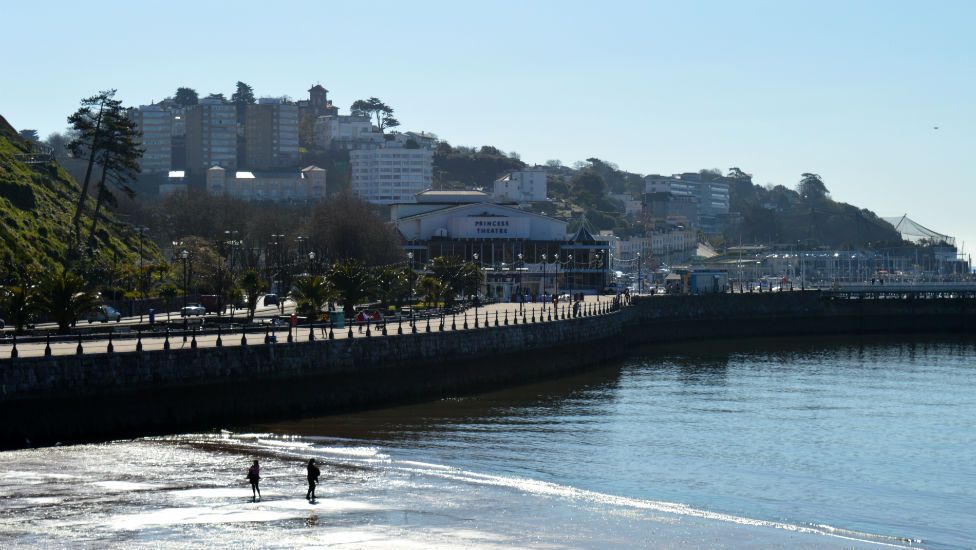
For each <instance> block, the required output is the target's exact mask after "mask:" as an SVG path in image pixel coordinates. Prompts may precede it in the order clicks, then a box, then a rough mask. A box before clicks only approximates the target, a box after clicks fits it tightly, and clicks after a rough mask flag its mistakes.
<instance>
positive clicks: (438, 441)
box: [0, 337, 976, 549]
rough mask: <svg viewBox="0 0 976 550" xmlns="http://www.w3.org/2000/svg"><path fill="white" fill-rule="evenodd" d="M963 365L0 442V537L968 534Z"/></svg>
mask: <svg viewBox="0 0 976 550" xmlns="http://www.w3.org/2000/svg"><path fill="white" fill-rule="evenodd" d="M974 375H976V339H973V338H971V337H970V338H956V337H926V338H916V337H877V338H855V337H851V338H830V339H819V338H816V339H814V338H799V339H775V340H747V341H719V342H683V343H676V344H670V345H665V346H655V347H653V348H648V349H644V350H641V351H639V352H635V353H634V354H633V355H632V356H630V357H629V358H627V359H625V360H622V361H619V362H616V363H613V364H608V365H602V366H600V367H598V368H595V369H592V370H589V371H586V372H584V373H581V374H577V375H573V376H568V377H565V378H561V379H558V380H552V381H546V382H541V383H536V384H531V385H523V386H519V387H514V388H510V389H505V390H500V391H493V392H488V393H482V394H471V395H456V396H451V397H448V398H444V399H440V400H437V401H433V402H427V403H417V404H412V405H406V406H400V407H393V408H386V409H380V410H371V411H364V412H357V413H351V414H343V415H332V416H323V417H318V418H304V419H294V420H291V421H286V422H276V423H268V424H262V425H249V426H220V427H215V429H214V430H213V431H210V432H206V433H187V434H171V435H166V436H154V437H145V438H140V439H135V440H126V441H113V442H106V443H97V444H87V445H71V446H55V447H47V448H40V449H26V450H19V451H10V452H3V453H0V547H2V548H51V547H58V548H74V547H78V548H187V549H189V548H231V547H233V548H342V549H347V548H348V549H353V548H407V549H412V548H418V549H420V548H425V549H426V548H433V549H442V548H488V549H494V548H540V549H555V548H594V549H596V548H600V549H603V548H611V549H612V548H709V549H711V548H845V549H848V548H932V549H963V548H976V391H974V389H976V384H974V379H973V376H974ZM310 458H315V459H316V460H317V461H318V462H319V463H320V467H321V470H322V478H321V480H320V484H319V486H318V488H317V491H316V492H317V500H316V502H314V503H310V502H308V501H307V500H306V499H305V495H306V489H307V486H306V480H305V464H306V463H307V461H308V459H310ZM253 460H258V461H259V462H260V464H261V468H262V470H261V477H262V480H261V484H260V489H261V492H262V495H261V499H260V500H258V499H254V500H253V501H252V491H251V489H250V487H249V485H248V482H247V481H246V480H245V474H246V470H247V468H248V466H249V465H250V464H251V462H252V461H253Z"/></svg>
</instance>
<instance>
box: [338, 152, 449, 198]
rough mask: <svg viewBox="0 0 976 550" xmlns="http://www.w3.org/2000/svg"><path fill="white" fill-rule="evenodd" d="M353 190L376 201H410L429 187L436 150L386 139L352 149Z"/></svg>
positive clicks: (362, 196) (350, 153)
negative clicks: (379, 144)
mask: <svg viewBox="0 0 976 550" xmlns="http://www.w3.org/2000/svg"><path fill="white" fill-rule="evenodd" d="M349 160H350V164H351V165H352V178H351V187H352V192H353V193H355V194H356V195H357V196H358V197H360V198H361V199H363V200H365V201H368V202H371V203H374V204H394V203H410V202H414V201H415V200H416V195H417V193H420V192H421V191H424V190H426V189H430V187H431V183H432V179H433V176H432V170H433V163H434V152H433V151H431V150H430V149H423V148H420V149H406V148H403V147H400V146H399V144H397V143H396V142H393V141H391V142H386V143H384V144H383V146H382V147H379V148H375V149H357V150H353V151H350V152H349Z"/></svg>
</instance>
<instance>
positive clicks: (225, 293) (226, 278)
mask: <svg viewBox="0 0 976 550" xmlns="http://www.w3.org/2000/svg"><path fill="white" fill-rule="evenodd" d="M207 283H208V286H209V288H210V291H211V292H213V293H214V294H216V295H217V311H218V312H219V313H221V314H223V313H224V308H225V306H226V304H227V300H228V299H229V297H230V295H231V294H232V293H233V290H234V288H235V287H236V286H237V279H236V278H235V277H234V274H233V273H231V272H230V270H229V269H227V268H226V267H225V266H224V265H223V264H220V265H218V266H217V267H216V269H214V270H213V272H211V273H210V275H209V276H208V277H207Z"/></svg>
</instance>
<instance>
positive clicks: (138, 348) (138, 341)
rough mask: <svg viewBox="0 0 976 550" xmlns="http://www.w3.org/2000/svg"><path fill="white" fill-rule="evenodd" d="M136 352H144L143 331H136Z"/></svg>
mask: <svg viewBox="0 0 976 550" xmlns="http://www.w3.org/2000/svg"><path fill="white" fill-rule="evenodd" d="M136 351H142V329H141V328H140V329H136Z"/></svg>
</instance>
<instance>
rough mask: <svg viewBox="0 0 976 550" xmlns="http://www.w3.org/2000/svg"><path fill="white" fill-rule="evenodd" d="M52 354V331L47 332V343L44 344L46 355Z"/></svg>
mask: <svg viewBox="0 0 976 550" xmlns="http://www.w3.org/2000/svg"><path fill="white" fill-rule="evenodd" d="M50 356H51V333H50V332H48V333H47V344H46V345H45V346H44V357H50Z"/></svg>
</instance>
